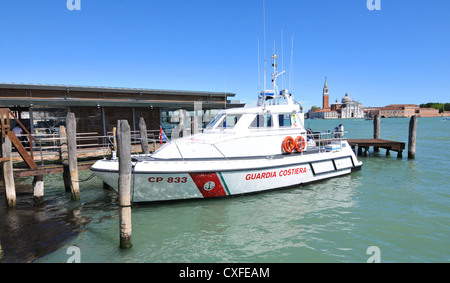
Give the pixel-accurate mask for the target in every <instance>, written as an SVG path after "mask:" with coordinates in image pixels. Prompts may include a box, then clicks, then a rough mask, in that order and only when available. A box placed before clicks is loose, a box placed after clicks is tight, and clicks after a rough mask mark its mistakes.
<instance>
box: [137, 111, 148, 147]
mask: <svg viewBox="0 0 450 283" xmlns="http://www.w3.org/2000/svg"><path fill="white" fill-rule="evenodd" d="M139 134H140V136H141V148H142V152H144V154H149V153H150V151H149V149H148V141H147V125H146V124H145V121H144V118H143V117H141V118H139Z"/></svg>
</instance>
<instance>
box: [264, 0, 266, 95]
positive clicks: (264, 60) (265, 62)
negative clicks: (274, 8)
mask: <svg viewBox="0 0 450 283" xmlns="http://www.w3.org/2000/svg"><path fill="white" fill-rule="evenodd" d="M263 19H264V89H266V1H265V0H263Z"/></svg>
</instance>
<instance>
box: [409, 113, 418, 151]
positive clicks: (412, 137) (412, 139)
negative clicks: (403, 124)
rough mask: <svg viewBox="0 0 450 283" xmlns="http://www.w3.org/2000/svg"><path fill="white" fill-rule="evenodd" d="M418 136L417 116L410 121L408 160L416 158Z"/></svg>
mask: <svg viewBox="0 0 450 283" xmlns="http://www.w3.org/2000/svg"><path fill="white" fill-rule="evenodd" d="M416 134H417V115H414V116H411V120H410V121H409V136H408V158H409V159H414V158H416Z"/></svg>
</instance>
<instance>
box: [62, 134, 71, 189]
mask: <svg viewBox="0 0 450 283" xmlns="http://www.w3.org/2000/svg"><path fill="white" fill-rule="evenodd" d="M59 141H60V142H59V158H60V159H61V163H62V165H63V180H64V188H65V190H66V192H68V193H70V192H71V191H72V189H71V188H70V170H69V154H68V152H67V133H66V127H64V126H59Z"/></svg>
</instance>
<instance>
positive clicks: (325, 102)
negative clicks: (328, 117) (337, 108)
mask: <svg viewBox="0 0 450 283" xmlns="http://www.w3.org/2000/svg"><path fill="white" fill-rule="evenodd" d="M329 99H330V98H329V93H328V82H327V77H325V85H324V86H323V100H322V109H323V110H325V109H330V103H329Z"/></svg>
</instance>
